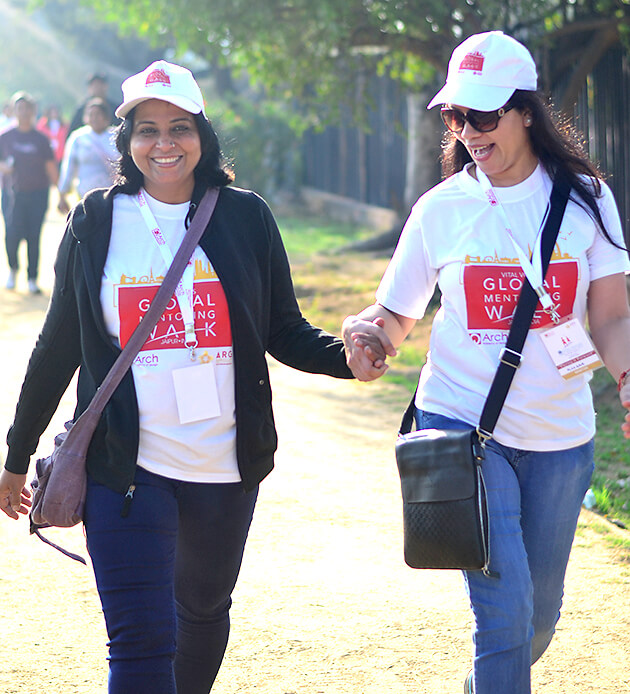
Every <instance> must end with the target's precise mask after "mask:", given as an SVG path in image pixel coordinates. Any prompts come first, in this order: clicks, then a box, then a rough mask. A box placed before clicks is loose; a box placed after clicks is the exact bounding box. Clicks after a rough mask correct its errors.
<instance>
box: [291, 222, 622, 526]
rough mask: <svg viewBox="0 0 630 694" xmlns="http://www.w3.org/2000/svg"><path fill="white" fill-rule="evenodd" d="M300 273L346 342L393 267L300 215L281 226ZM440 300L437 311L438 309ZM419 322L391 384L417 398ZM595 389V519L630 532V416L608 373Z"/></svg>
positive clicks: (303, 289)
mask: <svg viewBox="0 0 630 694" xmlns="http://www.w3.org/2000/svg"><path fill="white" fill-rule="evenodd" d="M278 223H279V226H280V229H281V232H282V236H283V239H284V242H285V245H286V247H287V252H288V254H289V258H290V259H291V264H292V269H293V280H294V283H295V287H296V293H297V295H298V300H299V302H300V306H301V308H302V311H303V313H304V315H305V316H306V317H307V318H308V319H309V320H310V321H311V322H312V323H314V324H316V325H319V326H320V327H322V328H324V329H326V330H329V331H330V332H332V333H335V334H339V331H340V327H341V322H342V321H343V319H344V318H345V317H346V316H347V315H348V314H351V313H356V312H358V311H360V310H361V309H362V308H364V307H365V306H367V305H369V304H371V303H373V301H374V292H375V290H376V288H377V286H378V282H379V280H380V277H381V275H382V273H383V271H384V270H385V267H386V266H387V262H388V260H389V258H388V254H386V253H381V254H367V253H347V252H342V251H341V250H340V249H343V247H344V246H347V245H348V244H349V243H351V242H352V241H356V240H358V239H362V238H365V237H366V236H369V234H370V232H369V230H367V229H363V228H359V227H356V226H352V225H349V224H341V223H337V222H330V221H326V220H322V219H318V218H317V217H312V216H311V217H309V216H306V217H302V216H300V215H299V214H295V215H293V216H290V217H281V218H279V220H278ZM436 305H437V300H436V299H434V300H433V302H432V307H433V308H435V307H436ZM429 314H430V315H428V316H427V318H425V319H424V320H422V321H419V322H418V323H417V324H416V326H415V327H414V329H413V331H412V333H411V335H410V336H409V338H407V340H406V341H405V343H404V344H403V345H401V347H400V349H399V354H398V356H397V357H396V358H395V359H394V360H393V361H392V362H391V364H390V369H389V370H388V372H387V374H386V375H385V376H384V379H383V380H387V381H389V382H390V383H392V384H395V385H398V386H400V387H401V388H404V389H406V390H407V391H408V392H413V390H414V388H415V387H416V382H417V379H418V374H419V371H420V368H421V367H422V365H423V364H424V361H425V357H426V351H427V347H428V342H429V333H430V326H431V318H432V314H433V311H431V310H430V311H429ZM592 388H593V393H594V399H595V406H596V411H597V435H596V438H595V474H594V476H593V481H592V485H591V488H592V490H593V493H594V494H595V499H596V502H597V507H596V509H594V510H596V511H598V512H599V513H601V514H602V515H605V516H608V517H609V518H611V519H615V520H617V521H620V522H621V523H623V524H625V525H626V526H628V527H630V442H628V440H626V439H624V437H623V436H622V434H621V430H620V426H621V423H622V420H623V412H624V411H623V408H622V407H621V404H620V403H619V398H618V396H617V392H616V388H615V384H614V382H613V379H612V378H611V376H610V375H609V374H608V373H607V372H606V370H605V369H600V370H599V371H597V372H596V373H595V376H594V379H593V382H592Z"/></svg>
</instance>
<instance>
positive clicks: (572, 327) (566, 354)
mask: <svg viewBox="0 0 630 694" xmlns="http://www.w3.org/2000/svg"><path fill="white" fill-rule="evenodd" d="M540 337H541V339H542V341H543V345H544V346H545V349H546V350H547V352H549V355H550V356H551V358H552V359H553V363H554V364H555V365H556V368H557V369H558V371H559V373H560V375H561V376H562V378H566V379H569V378H573V376H577V375H578V374H582V373H584V372H585V371H594V370H595V369H599V367H600V366H603V365H604V364H603V362H602V360H601V358H600V356H599V354H597V350H596V349H595V345H593V343H592V341H591V338H590V337H589V336H588V334H587V332H586V330H584V328H583V327H582V324H581V323H580V322H579V321H578V319H577V318H569V319H568V320H566V321H563V322H562V323H560V324H558V325H554V327H553V328H549V330H545V331H543V332H541V333H540Z"/></svg>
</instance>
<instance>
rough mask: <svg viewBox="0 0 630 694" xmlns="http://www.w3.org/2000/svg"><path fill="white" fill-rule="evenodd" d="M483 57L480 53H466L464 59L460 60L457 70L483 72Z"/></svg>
mask: <svg viewBox="0 0 630 694" xmlns="http://www.w3.org/2000/svg"><path fill="white" fill-rule="evenodd" d="M483 60H484V58H483V56H482V55H481V53H478V52H477V51H475V52H474V53H468V54H467V55H466V57H465V58H464V59H463V60H462V62H461V64H460V66H459V70H460V72H461V71H462V70H472V71H473V72H481V71H482V70H483Z"/></svg>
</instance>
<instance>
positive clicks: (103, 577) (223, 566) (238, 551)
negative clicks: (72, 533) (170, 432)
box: [84, 468, 258, 694]
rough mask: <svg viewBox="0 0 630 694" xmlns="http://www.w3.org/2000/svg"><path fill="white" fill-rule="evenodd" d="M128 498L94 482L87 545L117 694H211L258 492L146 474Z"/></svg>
mask: <svg viewBox="0 0 630 694" xmlns="http://www.w3.org/2000/svg"><path fill="white" fill-rule="evenodd" d="M135 484H136V489H135V492H134V497H133V502H132V503H131V506H130V509H129V515H128V516H127V517H124V518H123V517H122V516H121V510H122V507H123V497H122V496H121V495H120V494H117V493H115V492H113V491H111V490H110V489H108V488H107V487H104V486H103V485H100V484H97V483H96V482H95V481H94V480H92V479H90V480H89V481H88V493H87V500H86V507H85V519H84V522H85V529H86V535H87V545H88V551H89V553H90V557H91V559H92V564H93V566H94V574H95V576H96V584H97V588H98V592H99V595H100V598H101V603H102V605H103V613H104V615H105V623H106V625H107V633H108V636H109V644H108V645H109V660H110V667H109V690H108V691H109V693H110V694H176V692H179V694H208V692H209V691H210V689H211V688H212V684H213V682H214V679H215V677H216V675H217V672H218V670H219V667H220V665H221V661H222V659H223V654H224V652H225V648H226V645H227V641H228V635H229V630H230V617H229V609H230V606H231V604H232V600H231V597H230V596H231V593H232V590H233V588H234V585H235V583H236V579H237V576H238V572H239V570H240V566H241V560H242V557H243V551H244V548H245V541H246V539H247V534H248V532H249V526H250V523H251V520H252V516H253V513H254V506H255V503H256V498H257V495H258V490H257V489H256V490H254V491H252V492H249V493H246V492H244V491H243V488H242V486H241V485H240V484H198V483H192V482H180V481H177V480H171V479H167V478H165V477H160V476H159V475H154V474H152V473H150V472H147V471H146V470H143V469H141V468H138V469H137V473H136V480H135Z"/></svg>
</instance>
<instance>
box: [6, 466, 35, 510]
mask: <svg viewBox="0 0 630 694" xmlns="http://www.w3.org/2000/svg"><path fill="white" fill-rule="evenodd" d="M30 508H31V491H30V489H27V487H26V475H17V474H16V473H14V472H9V471H8V470H6V469H2V470H0V511H4V512H5V513H6V514H7V516H9V518H13V520H17V519H18V518H19V517H20V516H19V514H20V513H21V514H23V515H26V514H27V513H28V512H29V510H30Z"/></svg>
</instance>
